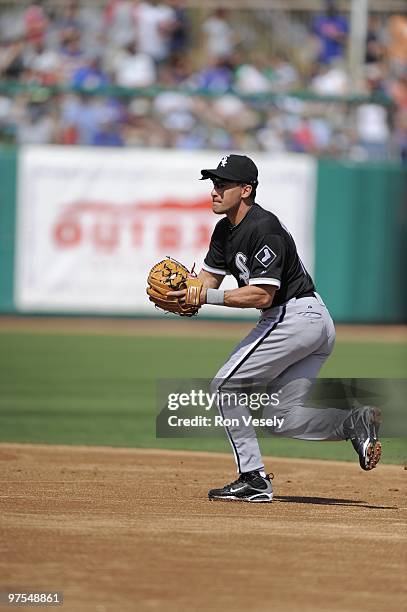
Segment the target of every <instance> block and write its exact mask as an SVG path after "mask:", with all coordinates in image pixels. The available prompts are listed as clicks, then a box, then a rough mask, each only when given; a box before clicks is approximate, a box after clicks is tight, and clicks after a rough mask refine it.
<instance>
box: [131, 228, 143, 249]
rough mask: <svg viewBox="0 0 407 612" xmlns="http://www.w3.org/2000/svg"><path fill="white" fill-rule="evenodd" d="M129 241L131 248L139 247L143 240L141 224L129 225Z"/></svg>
mask: <svg viewBox="0 0 407 612" xmlns="http://www.w3.org/2000/svg"><path fill="white" fill-rule="evenodd" d="M130 229H131V240H132V243H133V246H141V243H142V239H143V225H142V223H133V224H132V225H131V228H130Z"/></svg>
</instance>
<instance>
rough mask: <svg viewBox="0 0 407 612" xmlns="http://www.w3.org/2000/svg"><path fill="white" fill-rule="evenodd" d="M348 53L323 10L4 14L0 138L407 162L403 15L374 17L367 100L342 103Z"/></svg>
mask: <svg viewBox="0 0 407 612" xmlns="http://www.w3.org/2000/svg"><path fill="white" fill-rule="evenodd" d="M348 47H349V16H348V15H347V14H342V13H340V12H339V11H338V9H337V7H336V5H335V3H334V2H333V1H330V0H327V2H326V4H325V7H324V10H323V11H321V13H318V14H316V13H310V14H309V16H308V18H307V19H304V18H303V19H300V18H299V17H298V16H295V14H294V15H293V14H289V13H285V12H281V11H279V12H277V11H267V10H262V11H260V10H254V9H253V10H252V11H250V19H248V18H242V14H241V13H240V12H239V11H227V10H225V9H222V8H219V9H216V10H213V11H210V10H209V9H208V10H204V11H202V10H200V11H197V10H194V9H193V8H189V7H188V6H186V5H185V2H184V0H107V1H105V2H102V1H100V2H95V1H93V2H86V1H85V0H83V2H78V1H72V0H67V1H66V2H60V3H55V2H52V1H49V2H47V1H46V0H45V1H44V2H41V1H36V2H33V3H32V4H29V5H28V4H24V5H23V4H21V3H14V5H10V6H8V7H7V6H4V7H3V8H1V7H0V141H8V142H16V143H18V144H21V143H35V144H47V143H57V144H71V145H75V144H80V145H95V146H153V147H173V148H179V149H200V148H211V149H222V150H226V149H227V150H231V149H234V150H252V151H253V150H261V151H269V152H281V151H293V152H307V153H312V154H314V155H318V156H331V157H346V158H350V159H355V160H362V161H363V160H379V161H380V160H386V159H403V160H406V159H407V17H406V16H405V15H375V14H371V15H369V22H368V32H367V39H366V48H365V60H364V66H363V70H364V73H363V82H362V83H360V84H358V91H357V93H360V94H365V95H366V96H368V98H366V99H365V100H364V101H362V102H357V103H356V102H354V101H350V100H348V101H347V102H343V101H338V100H337V99H338V97H339V98H340V97H341V96H350V95H352V94H354V93H355V89H354V85H355V84H354V83H353V82H352V80H351V78H350V76H349V69H348V65H349V63H348ZM16 84H17V86H18V85H25V86H32V87H26V88H24V87H21V88H20V89H18V87H17V88H16V87H15V86H16ZM54 86H58V87H57V89H55V87H54ZM105 87H108V89H107V90H103V88H105ZM128 88H130V90H129V89H128ZM131 89H135V91H131ZM299 91H302V92H304V91H305V92H308V95H305V96H304V95H303V96H301V95H293V92H299ZM95 92H96V93H95ZM98 92H99V93H98ZM106 92H107V93H106ZM324 96H331V100H332V101H329V102H327V101H326V100H323V99H322V98H323V97H324ZM335 100H336V101H335Z"/></svg>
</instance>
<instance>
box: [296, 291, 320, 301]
mask: <svg viewBox="0 0 407 612" xmlns="http://www.w3.org/2000/svg"><path fill="white" fill-rule="evenodd" d="M303 297H317V296H316V295H315V293H314V292H313V291H307V292H306V293H301V295H297V300H300V299H301V298H303Z"/></svg>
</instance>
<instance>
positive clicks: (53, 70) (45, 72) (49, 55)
mask: <svg viewBox="0 0 407 612" xmlns="http://www.w3.org/2000/svg"><path fill="white" fill-rule="evenodd" d="M24 64H25V66H26V68H27V69H28V71H29V72H30V81H34V82H35V83H39V84H40V85H54V84H55V83H57V82H58V79H59V68H60V58H59V55H58V53H57V51H55V49H52V48H49V47H47V46H46V45H45V43H44V41H43V40H37V41H35V42H33V43H32V44H31V45H27V46H26V48H25V51H24Z"/></svg>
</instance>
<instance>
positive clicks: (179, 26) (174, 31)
mask: <svg viewBox="0 0 407 612" xmlns="http://www.w3.org/2000/svg"><path fill="white" fill-rule="evenodd" d="M168 5H169V6H170V7H171V8H172V10H173V21H172V25H171V28H170V35H169V51H170V56H172V55H174V54H175V55H177V57H180V56H181V55H182V54H183V53H185V52H186V51H187V50H188V48H189V45H190V35H189V32H190V30H191V24H190V22H189V18H188V15H187V11H186V8H185V0H168Z"/></svg>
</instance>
